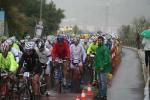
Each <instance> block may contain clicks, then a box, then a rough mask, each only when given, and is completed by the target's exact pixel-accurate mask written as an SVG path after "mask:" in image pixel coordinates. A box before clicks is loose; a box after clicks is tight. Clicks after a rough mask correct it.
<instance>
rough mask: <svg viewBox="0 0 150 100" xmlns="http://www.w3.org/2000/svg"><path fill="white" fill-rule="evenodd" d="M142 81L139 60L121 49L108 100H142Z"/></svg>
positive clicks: (69, 98) (65, 99)
mask: <svg viewBox="0 0 150 100" xmlns="http://www.w3.org/2000/svg"><path fill="white" fill-rule="evenodd" d="M143 93H144V79H143V75H142V68H141V65H140V61H139V58H138V56H137V53H136V52H135V51H132V50H130V49H125V48H124V49H123V56H122V62H121V64H120V66H119V69H118V71H117V73H116V75H115V77H114V79H113V82H112V87H111V88H109V89H108V100H143V98H144V94H143ZM77 95H78V94H63V95H59V96H57V97H42V100H75V97H76V96H77Z"/></svg>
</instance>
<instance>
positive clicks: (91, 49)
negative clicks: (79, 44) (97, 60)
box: [87, 37, 98, 85]
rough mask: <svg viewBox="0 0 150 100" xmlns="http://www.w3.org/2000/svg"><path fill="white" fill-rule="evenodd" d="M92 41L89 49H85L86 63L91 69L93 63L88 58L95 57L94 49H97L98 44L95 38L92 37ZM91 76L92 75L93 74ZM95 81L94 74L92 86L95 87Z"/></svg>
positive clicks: (95, 76)
mask: <svg viewBox="0 0 150 100" xmlns="http://www.w3.org/2000/svg"><path fill="white" fill-rule="evenodd" d="M91 39H92V43H90V45H89V47H88V49H87V61H88V63H90V65H92V67H93V61H92V59H91V58H90V55H95V53H96V49H97V47H98V44H97V38H96V37H92V38H91ZM93 75H94V73H93ZM96 80H97V75H96V73H95V75H94V76H93V81H92V82H93V83H92V84H93V85H95V84H96Z"/></svg>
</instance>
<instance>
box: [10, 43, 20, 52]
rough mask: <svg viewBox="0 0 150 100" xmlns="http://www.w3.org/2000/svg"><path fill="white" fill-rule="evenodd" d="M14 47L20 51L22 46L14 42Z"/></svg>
mask: <svg viewBox="0 0 150 100" xmlns="http://www.w3.org/2000/svg"><path fill="white" fill-rule="evenodd" d="M12 48H16V49H17V50H18V51H20V48H19V46H18V44H17V43H13V45H12Z"/></svg>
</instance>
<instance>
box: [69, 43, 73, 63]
mask: <svg viewBox="0 0 150 100" xmlns="http://www.w3.org/2000/svg"><path fill="white" fill-rule="evenodd" d="M73 49H74V48H73V45H71V46H70V60H71V61H72V60H73V59H72V57H73Z"/></svg>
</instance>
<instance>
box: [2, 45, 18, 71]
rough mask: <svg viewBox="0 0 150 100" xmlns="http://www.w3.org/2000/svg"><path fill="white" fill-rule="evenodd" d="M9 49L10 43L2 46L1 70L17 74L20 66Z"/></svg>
mask: <svg viewBox="0 0 150 100" xmlns="http://www.w3.org/2000/svg"><path fill="white" fill-rule="evenodd" d="M9 49H10V47H9V44H8V43H6V42H4V43H2V44H1V53H0V68H2V69H4V70H8V71H10V72H12V73H15V72H16V71H17V69H18V64H17V62H16V61H15V58H14V55H13V54H12V53H11V52H10V51H9Z"/></svg>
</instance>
